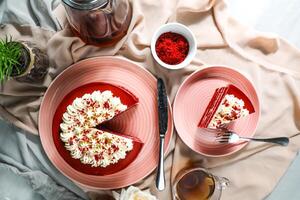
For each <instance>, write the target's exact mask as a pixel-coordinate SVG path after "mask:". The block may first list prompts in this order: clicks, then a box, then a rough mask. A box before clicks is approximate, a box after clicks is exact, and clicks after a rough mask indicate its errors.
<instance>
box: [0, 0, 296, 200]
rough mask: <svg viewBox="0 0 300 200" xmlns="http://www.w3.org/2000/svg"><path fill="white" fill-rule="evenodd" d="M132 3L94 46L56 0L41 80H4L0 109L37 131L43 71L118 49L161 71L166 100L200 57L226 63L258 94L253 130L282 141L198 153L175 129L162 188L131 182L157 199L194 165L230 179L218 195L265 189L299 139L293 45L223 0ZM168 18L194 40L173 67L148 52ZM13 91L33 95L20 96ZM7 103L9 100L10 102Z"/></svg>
mask: <svg viewBox="0 0 300 200" xmlns="http://www.w3.org/2000/svg"><path fill="white" fill-rule="evenodd" d="M132 7H133V18H132V21H131V24H130V27H129V31H128V34H127V35H126V36H125V37H124V38H123V39H122V40H121V41H120V42H119V43H117V44H116V45H115V46H113V47H109V48H99V47H93V46H89V45H86V44H84V43H83V42H82V41H81V40H80V39H79V38H76V37H73V36H72V34H71V32H70V30H69V27H68V25H67V24H66V23H65V22H66V19H65V14H64V9H63V7H61V6H60V7H59V8H58V9H57V10H56V15H57V16H58V18H59V21H61V23H62V25H63V26H64V27H65V28H64V30H62V31H60V32H58V33H56V34H55V35H54V36H53V37H51V39H50V40H49V42H48V45H47V47H48V54H49V56H50V60H51V66H52V67H51V68H50V70H49V74H48V76H47V77H46V80H45V83H44V85H43V86H41V87H40V88H38V90H37V89H36V90H34V91H32V90H31V87H30V86H28V87H26V86H24V87H23V86H22V85H20V83H18V82H16V81H10V82H7V83H6V84H5V85H4V86H3V87H2V89H1V100H0V103H1V106H2V107H1V110H0V113H1V115H2V116H3V117H6V118H7V119H10V120H12V122H13V123H15V124H17V125H18V126H21V127H22V128H25V126H26V125H27V129H28V130H32V132H33V133H35V134H37V127H36V117H31V116H35V114H36V112H37V110H36V108H37V106H38V103H39V102H40V96H41V95H42V94H43V92H44V91H45V89H46V86H47V84H48V83H49V80H48V79H50V77H52V78H53V77H55V76H56V75H57V74H59V73H60V72H61V71H62V70H63V69H65V68H66V67H68V66H69V65H70V64H72V63H74V62H77V61H79V60H82V59H85V58H88V57H94V56H103V55H118V56H122V57H125V58H128V59H130V60H132V61H134V62H136V63H137V64H139V65H141V66H143V67H145V68H147V69H148V70H149V71H150V72H152V73H154V74H158V75H160V76H162V77H163V78H164V80H165V81H166V83H167V89H168V93H169V96H170V98H171V100H172V101H173V99H174V96H175V94H176V92H177V89H178V87H179V85H180V84H181V82H182V81H183V80H184V79H185V78H186V77H187V76H188V75H189V74H190V73H192V72H193V71H195V70H197V69H201V68H203V67H205V66H206V65H228V66H231V67H233V68H236V69H238V70H240V71H242V72H243V73H244V74H246V75H247V77H248V78H249V79H250V80H251V81H252V82H253V83H254V85H255V87H256V89H257V92H258V95H259V98H260V100H261V118H260V121H259V126H258V129H257V132H256V136H260V135H263V136H269V137H272V136H283V135H285V136H289V137H291V143H290V145H289V146H288V147H279V146H272V145H268V144H262V143H260V144H259V143H250V144H249V145H247V146H246V147H245V148H244V149H242V150H241V151H239V152H237V153H235V154H233V155H231V156H227V157H224V158H206V157H204V156H201V155H198V154H196V153H194V152H193V151H192V150H190V149H188V148H187V146H186V145H185V144H183V143H182V142H181V140H180V139H179V138H176V136H175V137H174V138H173V140H172V143H171V146H170V149H169V152H168V154H167V156H166V175H167V189H166V190H165V191H163V192H158V191H157V190H156V188H155V174H154V173H152V174H151V175H150V176H148V177H147V178H145V179H144V180H142V181H140V182H138V183H136V184H135V185H136V186H138V187H140V188H141V189H144V188H148V187H150V190H151V192H152V193H154V194H155V195H156V196H157V197H158V198H159V199H161V200H168V199H171V196H172V191H171V184H172V181H173V179H174V177H175V175H176V173H177V172H178V171H179V170H180V169H182V168H183V167H186V166H192V165H197V166H202V167H205V168H208V169H209V171H211V172H212V173H214V174H216V175H219V176H225V177H227V178H228V179H230V182H231V184H230V187H229V188H227V189H226V190H225V191H224V193H223V196H222V199H224V200H240V199H243V200H247V199H251V200H254V199H263V198H264V197H266V195H268V194H269V193H270V192H271V191H272V189H273V188H274V186H275V185H276V183H277V182H278V180H279V179H280V177H281V176H282V175H283V173H284V172H285V170H286V169H287V167H288V166H289V164H290V163H291V161H292V160H293V158H294V156H295V154H296V152H297V151H298V149H299V147H300V140H299V136H297V133H298V132H299V128H300V91H299V88H300V68H299V66H300V52H299V50H298V49H296V48H295V47H293V46H292V45H290V44H288V43H287V42H286V41H285V40H283V39H281V38H278V37H276V36H274V35H271V34H263V33H259V32H256V31H255V30H252V29H250V28H248V27H245V26H243V25H241V24H240V23H238V22H237V21H236V20H235V19H232V18H231V17H229V16H228V15H227V12H226V11H227V9H226V5H225V3H224V2H223V1H204V0H203V1H199V0H178V1H160V0H151V1H149V0H140V1H137V0H134V1H132ZM173 21H177V22H180V23H183V24H185V25H187V26H188V27H189V28H190V29H191V30H192V31H193V32H194V33H195V36H196V38H197V41H198V44H197V46H198V51H197V54H196V58H195V59H194V60H193V62H192V63H191V65H190V66H188V67H187V68H185V69H183V70H178V71H168V70H165V69H162V68H161V67H159V66H158V65H157V64H156V63H155V62H154V60H153V59H152V57H151V53H150V48H149V45H150V40H151V36H152V34H153V33H154V31H155V30H156V29H157V28H158V27H159V26H161V25H162V24H165V23H167V22H173ZM6 31H9V29H8V30H6ZM33 88H34V87H33ZM33 92H34V93H33ZM32 93H33V94H32ZM20 96H21V97H25V96H34V97H35V98H33V99H32V100H31V99H27V100H25V99H24V100H22V99H21V100H20V99H18V98H21V97H20ZM2 99H5V101H3V100H2ZM9 102H14V103H13V104H12V103H9ZM23 102H25V103H26V104H24V103H23ZM7 105H10V106H7ZM12 105H15V106H14V108H12ZM32 107H34V108H35V109H32ZM20 108H21V109H20ZM7 116H9V117H7ZM97 193H99V194H97ZM89 194H90V196H91V198H93V199H101V200H103V199H109V198H107V195H110V194H111V193H110V191H105V192H104V191H97V192H96V193H95V192H90V193H89ZM101 194H103V195H104V196H102V195H101ZM105 196H106V197H105Z"/></svg>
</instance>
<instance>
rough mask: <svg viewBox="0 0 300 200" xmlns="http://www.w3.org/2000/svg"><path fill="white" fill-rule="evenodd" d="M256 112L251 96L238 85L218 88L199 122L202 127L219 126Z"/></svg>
mask: <svg viewBox="0 0 300 200" xmlns="http://www.w3.org/2000/svg"><path fill="white" fill-rule="evenodd" d="M253 112H254V107H253V105H252V103H251V101H250V100H249V98H248V97H247V96H246V95H245V94H244V93H243V92H242V91H241V90H240V89H238V88H237V87H235V86H233V85H228V86H226V87H221V88H217V89H216V91H215V93H214V95H213V97H212V99H211V100H210V102H209V104H208V106H207V108H206V110H205V112H204V114H203V115H202V118H201V120H200V122H199V124H198V127H200V128H217V127H218V126H220V125H223V124H228V123H230V122H232V121H234V120H236V119H238V118H241V117H245V116H247V115H249V114H251V113H253Z"/></svg>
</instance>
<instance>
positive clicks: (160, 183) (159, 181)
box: [156, 137, 166, 191]
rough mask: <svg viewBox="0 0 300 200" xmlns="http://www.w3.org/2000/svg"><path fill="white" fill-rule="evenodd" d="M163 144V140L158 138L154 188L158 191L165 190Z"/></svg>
mask: <svg viewBox="0 0 300 200" xmlns="http://www.w3.org/2000/svg"><path fill="white" fill-rule="evenodd" d="M164 143H165V138H164V137H160V143H159V161H158V168H157V175H156V187H157V189H158V190H160V191H162V190H164V189H165V185H166V183H165V173H164V171H165V170H164Z"/></svg>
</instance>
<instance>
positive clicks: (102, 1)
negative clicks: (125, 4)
mask: <svg viewBox="0 0 300 200" xmlns="http://www.w3.org/2000/svg"><path fill="white" fill-rule="evenodd" d="M62 1H63V2H64V3H65V4H66V5H68V6H70V7H72V8H75V9H78V10H91V9H95V8H101V7H104V6H105V5H106V4H107V2H108V1H109V0H62Z"/></svg>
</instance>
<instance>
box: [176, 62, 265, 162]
mask: <svg viewBox="0 0 300 200" xmlns="http://www.w3.org/2000/svg"><path fill="white" fill-rule="evenodd" d="M227 84H232V85H235V86H236V87H238V88H239V89H240V90H241V91H243V92H244V93H245V94H246V95H247V96H248V98H249V99H250V101H251V102H252V104H253V106H254V109H255V112H254V113H252V114H251V115H249V116H247V117H244V118H240V119H238V120H236V121H235V123H234V124H233V125H232V126H231V127H230V128H231V129H233V130H235V131H236V132H237V133H239V134H240V135H242V136H253V135H254V133H255V130H256V126H257V124H258V119H259V116H260V106H259V100H258V97H257V94H256V91H255V88H254V87H253V85H252V83H251V82H250V81H249V80H248V79H247V78H246V77H245V76H244V75H242V74H241V73H239V72H237V71H236V70H234V69H231V68H228V67H219V66H218V67H208V68H205V69H202V70H199V71H196V72H194V73H193V74H191V75H190V76H189V77H188V78H187V79H186V80H185V81H184V82H183V83H182V85H181V86H180V88H179V90H178V92H177V95H176V97H175V101H174V105H173V112H174V123H175V127H176V130H177V132H178V134H179V136H180V137H181V139H182V140H183V142H184V143H185V144H186V145H188V146H189V147H190V148H191V149H193V150H194V151H196V152H198V153H200V154H203V155H206V156H213V157H219V156H225V155H229V154H232V153H234V152H236V151H238V150H240V149H241V148H243V147H244V146H245V145H246V143H243V144H238V145H232V144H218V143H216V142H215V141H214V138H215V136H214V134H212V133H209V132H207V131H205V130H203V129H201V128H198V126H197V125H198V123H199V120H200V119H201V117H202V115H203V113H204V111H205V109H206V107H207V105H208V103H209V101H210V99H211V98H212V95H213V94H214V92H215V90H216V89H217V88H219V87H223V86H226V85H227ZM187 105H188V106H187Z"/></svg>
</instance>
